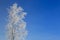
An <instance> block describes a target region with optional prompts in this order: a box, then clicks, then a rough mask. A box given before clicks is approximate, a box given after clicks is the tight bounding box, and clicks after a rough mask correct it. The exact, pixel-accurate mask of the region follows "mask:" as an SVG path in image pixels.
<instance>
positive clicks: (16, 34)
mask: <svg viewBox="0 0 60 40" xmlns="http://www.w3.org/2000/svg"><path fill="white" fill-rule="evenodd" d="M8 13H9V15H8V24H7V40H25V38H26V35H27V30H26V22H25V21H24V18H25V15H26V12H24V10H23V8H21V7H19V6H17V4H16V3H15V4H13V5H12V6H10V8H9V9H8Z"/></svg>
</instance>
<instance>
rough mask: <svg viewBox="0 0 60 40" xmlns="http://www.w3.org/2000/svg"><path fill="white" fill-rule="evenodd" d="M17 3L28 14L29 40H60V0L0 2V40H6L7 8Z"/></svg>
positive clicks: (12, 0) (4, 0)
mask: <svg viewBox="0 0 60 40" xmlns="http://www.w3.org/2000/svg"><path fill="white" fill-rule="evenodd" d="M15 2H16V3H17V4H18V5H19V6H21V7H22V8H24V10H25V11H26V12H27V16H26V19H25V21H26V22H27V30H28V37H27V40H60V0H0V40H5V33H6V31H5V28H6V27H5V25H6V23H7V16H8V12H7V8H9V6H11V5H12V4H13V3H15Z"/></svg>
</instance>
